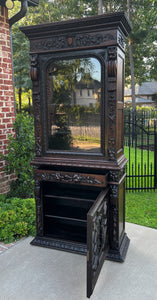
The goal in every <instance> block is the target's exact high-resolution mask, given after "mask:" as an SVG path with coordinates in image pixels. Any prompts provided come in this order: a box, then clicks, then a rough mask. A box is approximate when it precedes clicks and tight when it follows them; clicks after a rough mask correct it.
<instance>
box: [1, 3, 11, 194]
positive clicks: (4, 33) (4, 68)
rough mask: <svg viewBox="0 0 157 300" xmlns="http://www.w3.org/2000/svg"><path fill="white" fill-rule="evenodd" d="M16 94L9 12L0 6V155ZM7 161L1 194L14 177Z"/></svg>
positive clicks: (4, 151)
mask: <svg viewBox="0 0 157 300" xmlns="http://www.w3.org/2000/svg"><path fill="white" fill-rule="evenodd" d="M14 119H15V111H14V93H13V78H12V62H11V45H10V31H9V22H8V10H7V9H6V8H5V7H2V6H0V153H1V154H4V155H5V154H7V143H8V135H9V134H11V133H13V129H12V126H13V121H14ZM5 163H6V162H5V161H2V160H1V159H0V194H6V193H7V192H8V191H9V189H10V182H11V181H12V180H13V179H14V178H15V177H14V175H13V174H12V175H6V174H5V172H4V166H5Z"/></svg>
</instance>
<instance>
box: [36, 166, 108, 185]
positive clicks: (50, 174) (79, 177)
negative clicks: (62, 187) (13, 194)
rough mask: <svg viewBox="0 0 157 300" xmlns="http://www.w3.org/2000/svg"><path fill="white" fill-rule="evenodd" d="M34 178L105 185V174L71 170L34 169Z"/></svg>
mask: <svg viewBox="0 0 157 300" xmlns="http://www.w3.org/2000/svg"><path fill="white" fill-rule="evenodd" d="M34 174H35V178H36V179H37V180H39V181H52V182H61V183H71V184H80V185H89V186H90V185H94V186H100V187H104V186H106V176H101V175H88V174H83V173H82V174H81V173H72V172H68V173H67V172H59V171H58V172H57V171H56V172H55V171H41V170H34Z"/></svg>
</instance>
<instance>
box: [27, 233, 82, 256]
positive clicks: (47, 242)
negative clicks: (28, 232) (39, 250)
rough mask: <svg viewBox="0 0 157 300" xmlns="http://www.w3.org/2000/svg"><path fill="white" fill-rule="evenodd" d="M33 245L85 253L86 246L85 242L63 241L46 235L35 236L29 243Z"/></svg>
mask: <svg viewBox="0 0 157 300" xmlns="http://www.w3.org/2000/svg"><path fill="white" fill-rule="evenodd" d="M30 244H31V245H34V246H41V247H46V248H52V249H56V250H62V251H67V252H72V253H77V254H82V255H86V253H87V246H86V244H81V243H74V242H71V241H64V240H59V239H53V238H48V237H38V236H36V237H35V238H34V239H33V240H32V242H31V243H30Z"/></svg>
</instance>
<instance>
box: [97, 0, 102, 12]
mask: <svg viewBox="0 0 157 300" xmlns="http://www.w3.org/2000/svg"><path fill="white" fill-rule="evenodd" d="M102 13H103V10H102V0H98V15H102Z"/></svg>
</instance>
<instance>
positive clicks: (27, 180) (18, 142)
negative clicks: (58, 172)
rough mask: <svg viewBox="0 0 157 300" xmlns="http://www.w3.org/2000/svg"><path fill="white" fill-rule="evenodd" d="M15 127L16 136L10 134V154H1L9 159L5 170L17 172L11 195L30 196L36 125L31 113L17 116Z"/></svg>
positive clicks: (9, 172) (31, 193)
mask: <svg viewBox="0 0 157 300" xmlns="http://www.w3.org/2000/svg"><path fill="white" fill-rule="evenodd" d="M13 128H14V130H15V133H16V137H15V136H12V135H9V141H8V146H7V149H8V154H7V155H3V156H1V157H2V159H4V160H6V161H7V165H6V167H5V171H6V172H7V173H8V174H11V173H13V172H15V175H16V176H17V179H16V180H15V181H13V182H12V184H11V190H10V193H9V195H10V196H14V197H16V196H18V197H21V198H28V197H32V196H33V186H34V181H33V166H32V165H31V164H30V162H31V160H32V159H33V157H34V148H35V144H34V125H33V119H32V118H31V117H30V116H29V115H23V114H19V115H17V116H16V120H15V122H14V125H13Z"/></svg>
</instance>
